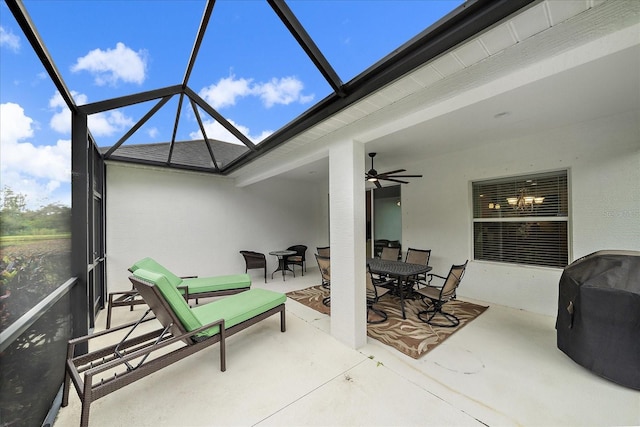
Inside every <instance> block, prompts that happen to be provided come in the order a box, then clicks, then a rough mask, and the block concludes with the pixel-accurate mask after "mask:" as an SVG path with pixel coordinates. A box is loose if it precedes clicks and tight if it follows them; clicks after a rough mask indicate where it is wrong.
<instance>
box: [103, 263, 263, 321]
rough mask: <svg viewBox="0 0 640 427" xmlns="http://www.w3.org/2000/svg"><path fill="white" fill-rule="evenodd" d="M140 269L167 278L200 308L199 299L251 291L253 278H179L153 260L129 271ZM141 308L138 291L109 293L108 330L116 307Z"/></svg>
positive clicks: (186, 298) (138, 264) (235, 275)
mask: <svg viewBox="0 0 640 427" xmlns="http://www.w3.org/2000/svg"><path fill="white" fill-rule="evenodd" d="M140 268H142V269H145V270H147V271H152V272H155V273H159V274H162V275H164V276H165V277H166V278H167V279H168V280H169V282H170V283H171V284H172V285H173V286H175V287H176V288H177V289H179V290H180V292H181V293H182V294H183V296H184V299H185V300H187V301H188V300H190V299H195V300H196V304H198V299H199V298H208V297H217V296H225V295H233V294H237V293H239V292H244V291H246V290H248V289H250V288H251V276H249V275H248V274H231V275H226V276H211V277H197V276H188V277H179V276H177V275H175V274H174V273H173V272H171V271H170V270H169V269H167V268H166V267H165V266H163V265H162V264H160V263H159V262H157V261H156V260H154V259H153V258H150V257H146V258H142V259H141V260H139V261H137V262H136V263H134V264H133V265H132V266H131V267H129V271H130V272H131V273H134V272H135V271H136V270H138V269H140ZM140 304H145V301H144V300H143V299H142V298H140V295H139V294H138V292H137V291H136V290H135V289H132V290H129V291H119V292H111V293H109V301H108V306H107V324H106V328H107V329H109V328H110V327H111V310H112V309H113V307H124V306H128V307H130V308H131V309H133V306H134V305H140Z"/></svg>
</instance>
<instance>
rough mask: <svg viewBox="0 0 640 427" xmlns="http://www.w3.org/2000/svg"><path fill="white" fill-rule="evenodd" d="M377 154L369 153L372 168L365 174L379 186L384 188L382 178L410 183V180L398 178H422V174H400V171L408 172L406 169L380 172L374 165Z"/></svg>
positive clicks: (368, 179) (367, 178)
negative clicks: (381, 182)
mask: <svg viewBox="0 0 640 427" xmlns="http://www.w3.org/2000/svg"><path fill="white" fill-rule="evenodd" d="M375 156H376V153H369V157H371V169H369V170H368V171H367V173H366V174H365V179H366V180H367V181H369V182H373V183H374V184H375V185H376V187H377V188H382V184H380V181H381V180H384V181H391V182H397V183H399V184H408V183H409V181H403V180H401V179H398V178H422V175H398V173H401V172H406V169H396V170H392V171H388V172H383V173H378V171H377V170H375V169H374V167H373V158H374V157H375Z"/></svg>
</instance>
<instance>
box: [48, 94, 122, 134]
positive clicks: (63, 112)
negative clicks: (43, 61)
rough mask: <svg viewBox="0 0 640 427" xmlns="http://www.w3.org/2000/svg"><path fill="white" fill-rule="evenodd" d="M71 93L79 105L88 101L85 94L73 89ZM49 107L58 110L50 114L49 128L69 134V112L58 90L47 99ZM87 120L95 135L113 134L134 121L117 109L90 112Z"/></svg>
mask: <svg viewBox="0 0 640 427" xmlns="http://www.w3.org/2000/svg"><path fill="white" fill-rule="evenodd" d="M71 95H72V96H73V98H74V99H75V101H76V102H77V103H78V104H80V105H82V104H86V103H87V101H88V99H87V96H86V95H84V94H82V93H77V92H75V91H74V92H71ZM49 107H51V108H52V109H54V110H58V111H56V112H55V113H54V114H53V116H51V121H50V122H49V125H50V126H51V129H53V130H55V131H56V132H58V133H61V134H65V135H70V134H71V112H70V111H69V109H68V108H67V104H65V102H64V100H63V99H62V96H61V95H60V92H56V93H55V95H53V97H52V98H51V99H50V100H49ZM88 121H89V130H90V131H91V133H92V134H93V136H96V137H97V136H110V135H113V134H114V133H116V132H121V131H123V130H125V129H129V128H131V127H132V126H133V125H134V123H135V122H134V121H133V119H132V118H130V117H127V116H125V115H124V114H123V113H122V112H120V111H118V110H113V111H108V112H105V113H96V114H92V115H90V116H89V118H88Z"/></svg>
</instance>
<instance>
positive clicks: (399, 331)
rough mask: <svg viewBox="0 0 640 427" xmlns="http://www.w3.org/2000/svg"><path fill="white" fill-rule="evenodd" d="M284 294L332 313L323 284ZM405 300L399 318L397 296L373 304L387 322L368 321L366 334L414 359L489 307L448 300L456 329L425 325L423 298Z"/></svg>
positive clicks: (389, 296)
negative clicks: (422, 317)
mask: <svg viewBox="0 0 640 427" xmlns="http://www.w3.org/2000/svg"><path fill="white" fill-rule="evenodd" d="M287 296H288V297H289V298H291V299H293V300H296V301H298V302H299V303H301V304H304V305H306V306H308V307H310V308H312V309H314V310H316V311H319V312H320V313H323V314H327V315H330V314H331V309H330V307H326V306H325V305H324V304H322V299H323V298H324V297H327V296H329V290H328V289H325V288H323V287H322V286H312V287H310V288H306V289H301V290H299V291H293V292H288V293H287ZM404 302H405V311H406V313H407V318H406V319H403V318H402V310H401V308H400V298H398V297H396V296H394V295H390V294H386V295H384V296H383V297H382V298H381V299H380V301H379V302H378V303H377V304H376V308H380V309H382V310H384V311H385V312H386V313H387V316H388V318H387V321H386V322H384V323H379V324H367V335H369V336H370V337H371V338H375V339H377V340H378V341H380V342H382V343H384V344H386V345H388V346H391V347H393V348H395V349H396V350H398V351H400V352H402V353H404V354H406V355H407V356H410V357H413V358H414V359H418V358H420V357H421V356H422V355H424V354H426V353H427V352H429V351H430V350H432V349H433V348H435V347H436V346H437V345H438V344H440V343H442V342H443V341H444V340H446V339H447V338H449V337H450V336H451V335H453V334H454V333H456V332H457V331H459V330H460V329H461V328H462V327H464V326H465V325H467V324H468V323H469V322H471V321H472V320H473V319H475V318H476V317H478V316H479V315H480V314H482V313H483V312H484V311H485V310H486V309H487V308H489V307H484V306H481V305H477V304H473V303H470V302H466V301H460V300H454V301H451V302H448V303H447V304H446V306H445V307H446V308H445V310H446V311H447V312H449V313H453V314H455V315H456V316H457V317H458V318H459V319H460V324H459V325H458V326H457V327H455V328H442V327H438V326H431V325H428V324H426V323H424V322H422V321H420V320H419V319H418V312H419V311H422V310H424V309H425V304H424V302H423V301H422V300H407V299H405V301H404ZM372 320H374V319H373V318H372Z"/></svg>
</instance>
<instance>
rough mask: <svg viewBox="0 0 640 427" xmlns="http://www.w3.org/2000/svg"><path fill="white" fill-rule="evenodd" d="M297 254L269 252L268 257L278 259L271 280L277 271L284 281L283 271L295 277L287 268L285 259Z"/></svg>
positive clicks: (291, 252) (292, 252) (293, 252)
mask: <svg viewBox="0 0 640 427" xmlns="http://www.w3.org/2000/svg"><path fill="white" fill-rule="evenodd" d="M296 253H297V252H296V251H289V250H286V251H271V252H269V255H273V256H276V257H278V268H276V269H275V270H274V271H273V273H271V278H272V279H273V274H274V273H275V272H277V271H282V280H284V273H285V271H290V272H291V273H293V277H296V273H295V272H294V271H293V270H292V269H290V268H289V265H288V264H287V257H288V256H291V255H295V254H296Z"/></svg>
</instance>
